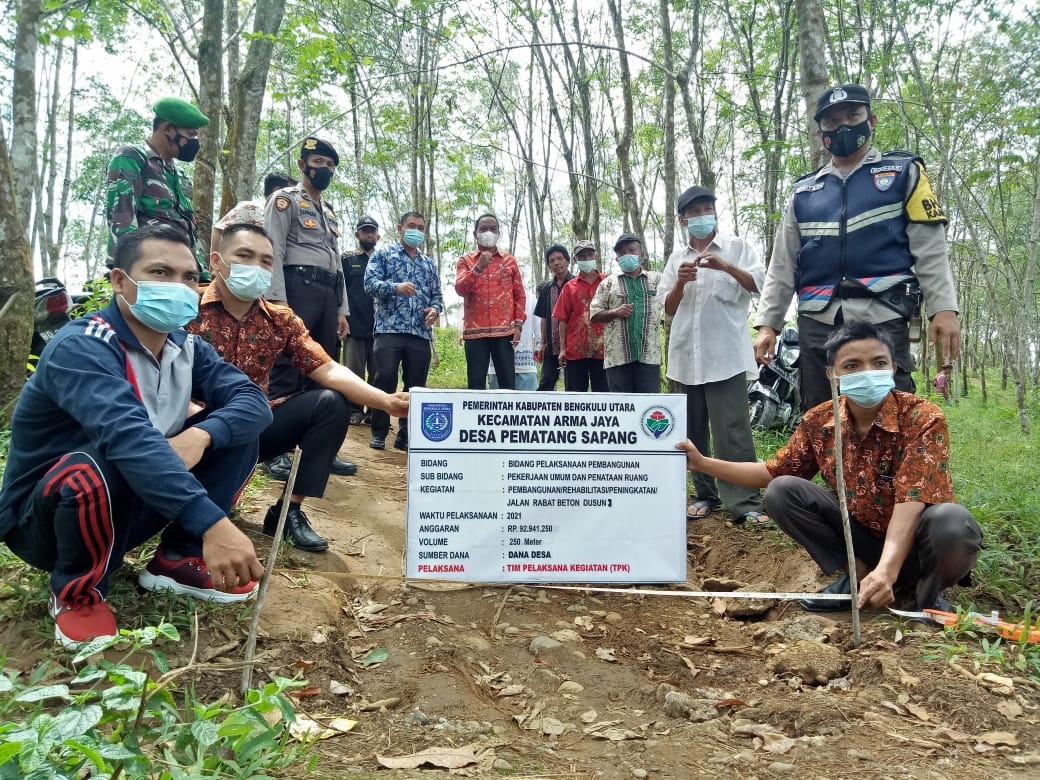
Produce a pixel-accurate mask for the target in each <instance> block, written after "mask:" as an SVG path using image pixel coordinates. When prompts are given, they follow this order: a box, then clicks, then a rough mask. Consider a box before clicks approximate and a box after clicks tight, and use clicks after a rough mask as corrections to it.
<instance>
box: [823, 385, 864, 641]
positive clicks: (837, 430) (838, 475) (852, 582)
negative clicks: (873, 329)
mask: <svg viewBox="0 0 1040 780" xmlns="http://www.w3.org/2000/svg"><path fill="white" fill-rule="evenodd" d="M830 378H831V404H832V406H833V407H834V481H835V485H834V489H835V490H836V491H837V493H838V509H839V510H840V512H841V530H842V532H843V533H844V534H845V555H846V559H847V561H848V563H847V564H846V565H847V566H848V567H849V593H850V595H851V596H852V605H851V606H852V642H853V645H854V646H855V647H859V645H860V632H859V603H858V602H859V581H858V580H857V579H856V552H855V551H854V550H853V549H852V526H851V525H850V524H849V504H848V501H847V500H846V499H845V458H844V452H843V450H842V442H841V405H840V404H839V403H838V377H837V376H835V374H834V366H831V371H830Z"/></svg>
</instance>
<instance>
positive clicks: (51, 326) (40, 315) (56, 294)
mask: <svg viewBox="0 0 1040 780" xmlns="http://www.w3.org/2000/svg"><path fill="white" fill-rule="evenodd" d="M75 303H76V301H75V300H74V299H73V296H71V295H69V291H68V290H67V289H65V285H64V284H63V283H62V281H61V280H60V279H56V278H55V277H53V276H48V277H46V278H44V279H40V280H38V281H37V282H36V294H35V297H34V301H33V333H32V342H31V343H30V345H29V362H30V364H31V366H32V368H33V369H35V368H36V361H37V360H39V358H40V355H41V354H42V353H43V348H44V347H46V346H47V342H49V341H50V340H51V339H52V338H54V334H56V333H57V332H58V331H59V330H61V328H62V326H63V325H65V323H67V322H68V321H69V320H70V319H72V316H71V313H72V309H73V306H74V305H75Z"/></svg>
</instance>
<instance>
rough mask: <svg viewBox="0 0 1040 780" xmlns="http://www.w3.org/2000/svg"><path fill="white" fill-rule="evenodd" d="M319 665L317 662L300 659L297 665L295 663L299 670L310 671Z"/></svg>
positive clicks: (294, 664)
mask: <svg viewBox="0 0 1040 780" xmlns="http://www.w3.org/2000/svg"><path fill="white" fill-rule="evenodd" d="M317 665H318V662H317V661H306V660H304V659H303V658H300V659H299V660H297V661H296V662H295V663H293V666H295V667H296V668H297V669H310V668H311V667H312V666H317Z"/></svg>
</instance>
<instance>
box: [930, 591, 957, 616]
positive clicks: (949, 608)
mask: <svg viewBox="0 0 1040 780" xmlns="http://www.w3.org/2000/svg"><path fill="white" fill-rule="evenodd" d="M931 609H934V610H936V611H937V612H956V611H957V608H956V607H954V606H953V604H951V603H950V602H949V601H947V600H946V598H945V597H944V596H943V594H941V593H940V594H939V595H938V596H936V597H935V603H934V604H932V606H931Z"/></svg>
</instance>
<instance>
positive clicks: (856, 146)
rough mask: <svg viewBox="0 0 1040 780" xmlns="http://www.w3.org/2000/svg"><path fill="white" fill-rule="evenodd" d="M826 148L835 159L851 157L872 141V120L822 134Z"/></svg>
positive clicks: (843, 126)
mask: <svg viewBox="0 0 1040 780" xmlns="http://www.w3.org/2000/svg"><path fill="white" fill-rule="evenodd" d="M820 136H821V138H822V139H823V145H824V148H826V149H827V151H828V152H830V153H831V154H833V155H834V156H835V157H850V156H851V155H853V154H855V153H856V152H858V151H859V150H860V149H862V148H863V147H864V146H866V145H867V143H868V142H869V141H870V120H869V119H866V120H864V121H862V122H860V123H859V124H858V125H851V126H850V125H842V126H841V127H838V128H836V129H834V130H825V131H823V132H821V133H820Z"/></svg>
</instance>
